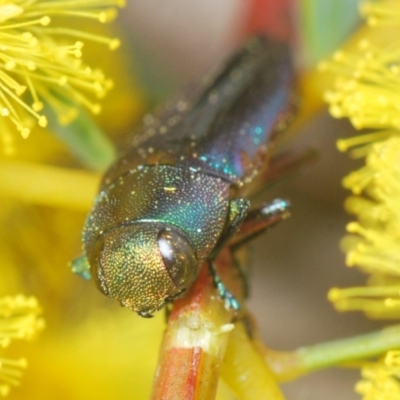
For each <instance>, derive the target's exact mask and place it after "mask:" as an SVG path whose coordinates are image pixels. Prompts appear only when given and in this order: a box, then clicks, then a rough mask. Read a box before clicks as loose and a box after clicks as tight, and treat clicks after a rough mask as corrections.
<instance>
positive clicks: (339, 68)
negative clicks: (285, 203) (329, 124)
mask: <svg viewBox="0 0 400 400" xmlns="http://www.w3.org/2000/svg"><path fill="white" fill-rule="evenodd" d="M361 10H362V12H363V14H364V15H365V16H366V17H367V21H368V22H369V24H370V25H372V27H371V28H370V29H376V28H375V26H380V27H381V28H382V26H384V27H385V26H388V29H390V28H392V27H393V25H394V26H395V27H396V28H397V29H398V27H400V13H399V10H400V8H399V4H398V3H397V2H395V1H377V2H366V3H364V4H363V5H362V7H361ZM395 16H397V18H396V17H395ZM388 32H390V30H388ZM389 38H390V37H389ZM399 55H400V40H399V38H398V35H395V36H393V38H392V40H386V44H385V45H382V44H380V45H377V44H374V43H372V42H371V41H368V40H366V39H365V40H362V41H361V42H360V44H359V48H358V50H356V51H354V52H353V53H349V52H344V51H338V52H336V54H335V55H334V56H333V59H332V61H328V62H324V63H322V64H321V69H328V70H330V71H332V72H334V73H336V75H337V76H338V79H337V82H336V87H335V89H334V90H333V91H331V92H328V93H327V94H326V100H327V101H328V102H329V104H330V111H331V114H332V115H333V116H335V117H348V118H349V119H350V121H351V122H352V123H353V125H354V126H355V127H356V128H371V129H378V130H377V131H375V132H372V133H367V134H362V135H359V136H356V137H353V138H349V139H344V140H339V141H338V148H339V149H340V150H342V151H345V150H347V149H349V148H352V152H351V155H352V156H353V157H363V156H365V157H366V165H365V166H364V167H362V168H361V169H359V170H358V171H355V172H352V173H351V174H350V175H348V176H347V177H345V178H344V180H343V184H344V186H345V187H346V188H348V189H350V190H351V191H352V192H353V196H351V197H350V198H349V199H348V200H347V202H346V208H347V210H348V211H349V212H351V213H353V214H355V215H357V217H358V221H355V222H351V223H350V224H349V225H348V226H347V230H348V231H349V232H350V233H351V234H353V235H351V236H349V237H346V238H345V239H344V240H343V247H344V249H345V251H346V252H347V257H346V262H347V265H348V266H350V267H352V266H358V267H360V268H362V269H363V270H364V271H366V272H367V273H369V274H370V278H369V281H368V285H367V286H366V287H360V288H351V289H345V290H340V289H332V290H331V291H330V293H329V297H330V299H331V300H332V301H333V302H334V303H335V305H336V307H337V308H338V309H339V310H363V311H365V312H366V313H367V314H368V315H370V316H372V317H376V318H379V317H381V318H399V317H400V268H399V265H400V264H399V261H400V245H399V243H400V242H399V239H400V206H399V204H400V183H399V182H400V169H399V166H398V160H399V156H400V102H399V95H398V93H399V89H400V67H399Z"/></svg>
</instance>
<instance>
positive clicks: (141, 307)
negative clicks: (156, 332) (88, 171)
mask: <svg viewBox="0 0 400 400" xmlns="http://www.w3.org/2000/svg"><path fill="white" fill-rule="evenodd" d="M219 71H220V72H219V73H217V74H213V75H212V76H211V77H210V76H207V77H206V78H205V79H204V80H203V82H202V83H201V85H198V87H197V88H196V89H191V90H188V91H187V92H186V93H185V94H184V95H181V96H180V97H178V98H177V99H175V100H174V101H172V102H170V103H169V104H167V106H166V107H165V109H164V111H163V112H162V113H161V114H160V115H159V116H150V115H148V116H146V117H145V118H144V124H143V127H142V129H141V131H140V133H139V134H137V135H135V136H134V139H133V140H132V141H131V142H130V143H129V146H128V148H127V149H126V150H125V151H124V152H123V154H122V155H121V157H120V158H119V159H118V160H117V161H116V162H115V163H114V164H113V165H112V166H111V168H110V169H109V170H108V171H107V172H106V174H105V175H104V177H103V179H102V182H101V185H100V190H99V193H98V195H97V197H96V198H95V201H94V205H93V208H92V210H91V212H90V214H89V216H88V218H87V221H86V225H85V227H84V230H83V249H84V254H83V255H82V256H81V257H79V258H78V259H77V260H75V261H74V262H73V264H72V267H73V270H74V271H75V272H77V273H79V274H81V275H83V276H84V277H87V278H89V277H91V278H92V279H93V280H94V281H95V283H96V285H97V287H98V288H99V289H100V291H101V292H102V293H104V294H105V295H106V296H109V297H111V298H115V299H117V300H118V301H119V302H120V303H121V305H123V306H125V307H128V308H130V309H131V310H133V311H135V312H137V313H138V314H139V315H141V316H144V317H150V316H152V315H153V314H154V313H155V312H156V311H157V310H159V309H160V308H162V307H163V306H164V305H165V304H166V303H168V302H171V301H173V300H174V299H176V298H178V297H179V296H182V295H183V294H184V293H185V291H186V290H187V289H188V288H189V287H190V286H191V285H192V283H193V282H194V281H195V279H196V277H197V275H198V273H199V270H200V267H201V265H202V264H203V263H204V261H206V260H210V259H212V258H214V257H215V256H216V255H217V253H218V251H219V249H221V247H222V246H223V245H224V244H226V243H228V242H229V240H230V239H231V238H232V237H233V236H234V235H235V233H236V232H237V231H238V229H239V227H240V226H241V225H242V224H243V222H244V221H246V218H248V219H249V218H254V215H255V214H257V213H254V212H253V213H252V212H249V208H250V201H249V200H248V199H247V198H246V196H245V195H244V194H245V193H246V191H247V189H248V187H249V186H250V185H251V184H252V183H254V182H255V180H256V176H257V175H260V174H262V173H264V170H265V169H266V168H267V167H268V159H269V156H270V153H271V149H272V146H273V143H274V138H275V136H276V135H277V134H278V133H279V132H280V131H282V130H284V129H285V128H286V125H287V123H288V120H289V119H290V117H291V115H293V112H294V109H295V108H296V103H297V96H296V93H295V91H294V90H293V87H294V72H293V67H292V63H291V57H290V52H289V49H288V46H287V45H286V44H283V43H280V42H277V41H275V40H273V39H271V38H268V37H261V36H257V37H252V38H250V39H249V40H248V41H247V42H246V43H245V44H244V45H243V47H242V48H241V49H239V50H238V51H237V52H236V53H235V54H234V55H233V57H232V58H231V59H230V60H229V61H228V62H226V63H225V64H224V66H223V67H222V68H221V69H220V70H219ZM287 207H288V205H287V203H286V202H284V201H276V202H274V203H272V204H270V205H269V206H268V207H267V209H264V211H263V210H261V211H259V212H258V214H260V213H261V214H262V213H264V214H265V215H266V216H267V217H268V213H269V214H270V215H273V214H274V213H275V214H276V213H280V214H283V213H284V212H285V211H286V210H287ZM266 210H267V211H266Z"/></svg>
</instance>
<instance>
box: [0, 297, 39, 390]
mask: <svg viewBox="0 0 400 400" xmlns="http://www.w3.org/2000/svg"><path fill="white" fill-rule="evenodd" d="M40 314H41V310H40V308H39V305H38V302H37V300H36V299H35V298H34V297H25V296H22V295H18V296H15V297H4V298H1V299H0V347H2V348H5V347H7V346H8V345H9V344H10V343H11V342H12V341H13V340H30V339H32V338H34V337H35V336H36V334H37V333H38V332H39V331H40V330H42V329H43V327H44V321H43V319H42V318H41V317H40ZM26 366H27V361H26V360H25V359H24V358H20V359H17V360H15V359H9V358H4V357H3V355H1V356H0V396H6V395H7V394H8V393H9V392H10V389H11V386H17V385H18V384H19V379H20V378H21V376H22V370H23V369H25V368H26Z"/></svg>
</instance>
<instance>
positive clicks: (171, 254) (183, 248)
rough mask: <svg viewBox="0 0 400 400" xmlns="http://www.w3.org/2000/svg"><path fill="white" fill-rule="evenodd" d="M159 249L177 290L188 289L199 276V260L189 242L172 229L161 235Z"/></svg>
mask: <svg viewBox="0 0 400 400" xmlns="http://www.w3.org/2000/svg"><path fill="white" fill-rule="evenodd" d="M158 247H159V249H160V253H161V256H162V258H163V261H164V265H165V268H166V270H167V271H168V274H169V275H170V277H171V279H172V281H173V282H174V284H175V285H176V287H177V289H186V288H187V287H188V286H189V285H190V284H191V283H192V282H193V281H194V279H195V278H196V275H197V258H196V256H195V254H194V251H193V248H192V246H191V244H190V243H189V240H188V239H187V238H186V237H184V236H183V235H182V234H181V233H179V232H178V231H177V229H174V228H172V227H171V228H168V229H165V230H162V231H161V232H160V233H159V235H158Z"/></svg>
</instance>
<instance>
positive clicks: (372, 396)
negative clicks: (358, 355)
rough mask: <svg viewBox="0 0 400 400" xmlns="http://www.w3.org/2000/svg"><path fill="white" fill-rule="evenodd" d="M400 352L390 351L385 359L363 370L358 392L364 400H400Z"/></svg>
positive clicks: (357, 388) (357, 386)
mask: <svg viewBox="0 0 400 400" xmlns="http://www.w3.org/2000/svg"><path fill="white" fill-rule="evenodd" d="M399 378H400V351H389V352H388V353H387V354H386V356H385V357H384V359H382V360H380V361H378V362H376V363H369V364H367V365H366V366H365V367H364V368H363V369H362V379H361V380H360V381H359V382H358V383H357V385H356V392H357V393H359V394H361V395H362V396H363V397H362V398H363V400H397V399H399V398H400V383H399Z"/></svg>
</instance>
